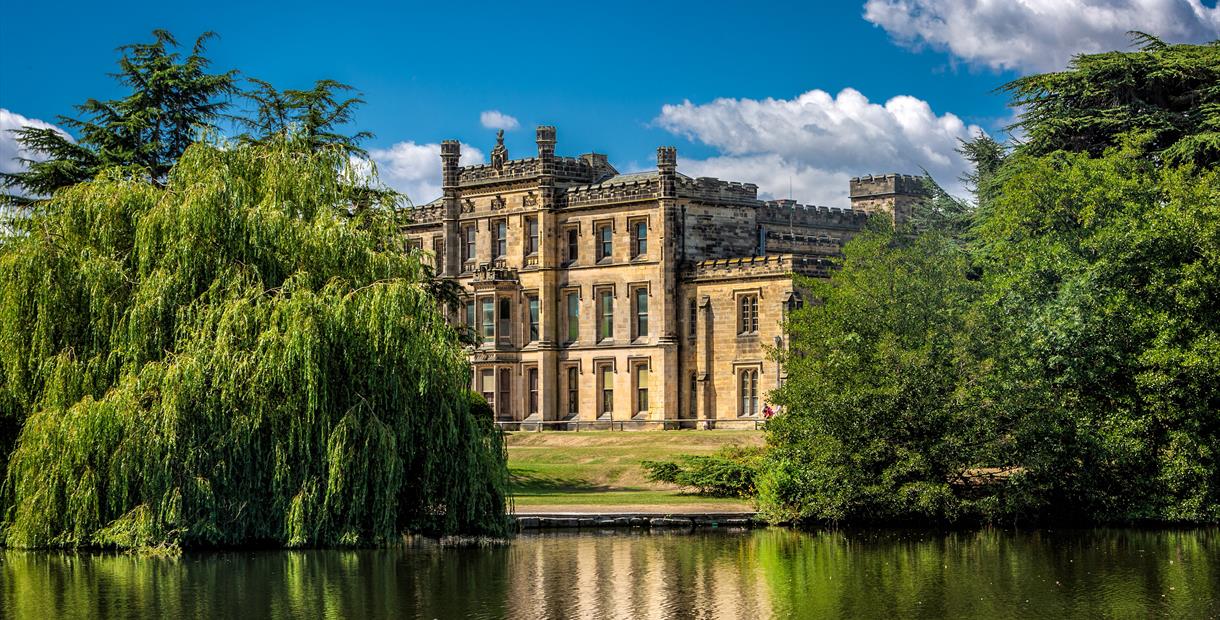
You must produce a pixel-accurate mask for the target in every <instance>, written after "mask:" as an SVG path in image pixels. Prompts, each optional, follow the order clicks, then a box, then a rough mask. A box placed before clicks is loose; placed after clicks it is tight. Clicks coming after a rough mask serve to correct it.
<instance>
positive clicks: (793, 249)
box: [766, 229, 843, 256]
mask: <svg viewBox="0 0 1220 620" xmlns="http://www.w3.org/2000/svg"><path fill="white" fill-rule="evenodd" d="M766 234H767V236H766V240H767V251H769V252H770V251H774V252H784V253H793V254H815V255H828V256H832V255H837V254H839V253H840V252H842V251H843V239H842V237H832V236H831V235H828V234H826V233H822V234H818V235H802V234H796V233H791V232H784V231H782V230H775V229H767V233H766Z"/></svg>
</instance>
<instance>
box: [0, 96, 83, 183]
mask: <svg viewBox="0 0 1220 620" xmlns="http://www.w3.org/2000/svg"><path fill="white" fill-rule="evenodd" d="M22 127H44V128H51V129H54V130H56V131H58V132H60V133H62V134H63V135H64V136H67V137H68V139H69V140H71V139H72V137H71V136H69V135H68V133H67V132H65V131H64V130H62V129H60V128H59V127H56V126H55V125H52V124H51V123H48V122H46V121H41V120H38V119H36V118H26V117H24V116H22V115H20V114H17V113H16V112H12V111H9V110H7V109H5V108H0V172H20V171H22V170H25V165H24V164H22V163H21V162H19V161H18V159H30V160H34V161H42V160H44V159H46V156H45V155H43V154H42V153H38V152H35V151H30V150H28V149H26V148H25V147H23V146H21V144H19V143H18V142H17V134H15V133H13V130H14V129H21V128H22Z"/></svg>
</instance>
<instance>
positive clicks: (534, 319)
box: [525, 293, 542, 343]
mask: <svg viewBox="0 0 1220 620" xmlns="http://www.w3.org/2000/svg"><path fill="white" fill-rule="evenodd" d="M541 303H542V302H541V301H540V300H539V299H538V294H537V293H533V294H527V295H526V296H525V319H526V338H527V340H526V342H531V343H532V342H538V340H539V339H540V338H541V333H542V327H541V325H542V305H541Z"/></svg>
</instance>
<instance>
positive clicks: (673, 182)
mask: <svg viewBox="0 0 1220 620" xmlns="http://www.w3.org/2000/svg"><path fill="white" fill-rule="evenodd" d="M657 172H658V176H659V178H660V184H661V187H660V200H658V201H657V202H658V205H657V206H658V210H659V211H660V216H661V222H660V229H661V239H660V241H661V265H660V268H661V282H660V285H661V287H660V290H659V291H657V292H656V294H655V298H656V299H658V300H659V301H660V308H658V314H659V315H660V316H661V325H660V330H659V332H658V338H657V344H659V345H660V346H661V355H660V358H661V359H660V360H659V361H660V364H659V367H655V366H654V368H653V373H655V374H657V375H659V376H660V377H663V379H662V380H661V381H660V383H661V385H662V386H663V388H664V389H663V395H664V398H663V401H662V411H661V416H662V417H663V418H664V419H666V420H673V419H677V417H678V414H679V411H678V405H679V403H678V391H679V390H680V388H681V383H682V382H681V381H675V380H674V378H676V377H677V376H678V361H679V357H680V353H679V351H678V325H679V322H678V312H679V309H678V299H677V295H678V242H679V239H678V234H677V232H678V192H677V180H678V149H677V148H675V147H672V146H662V147H659V148H658V149H657ZM658 371H659V372H658Z"/></svg>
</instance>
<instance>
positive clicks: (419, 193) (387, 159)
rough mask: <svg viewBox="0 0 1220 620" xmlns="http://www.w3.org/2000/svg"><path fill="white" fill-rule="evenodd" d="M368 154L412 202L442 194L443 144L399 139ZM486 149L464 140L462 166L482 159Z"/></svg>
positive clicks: (382, 175)
mask: <svg viewBox="0 0 1220 620" xmlns="http://www.w3.org/2000/svg"><path fill="white" fill-rule="evenodd" d="M369 158H370V159H372V160H373V162H374V163H376V164H377V173H378V175H379V176H380V178H381V181H382V182H384V183H385V184H386V185H389V186H390V187H392V188H394V189H395V190H397V191H400V192H403V193H404V194H406V195H407V198H410V199H411V202H413V203H415V204H417V205H422V204H424V203H427V202H429V201H431V200H433V199H434V198H438V197H440V195H441V145H440V144H438V143H435V142H429V143H427V144H416V143H415V141H413V140H408V141H405V142H398V143H396V144H394V145H393V146H391V147H389V148H385V149H370V150H369ZM483 161H484V156H483V152H482V151H480V150H479V149H477V148H475V147H473V146H470V145H469V144H462V156H461V158H460V159H459V160H458V162H459V163H460V164H461V165H463V166H469V165H471V164H480V163H483Z"/></svg>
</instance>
